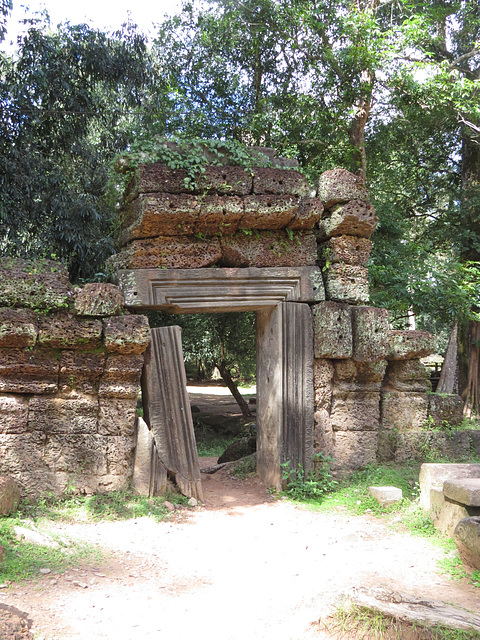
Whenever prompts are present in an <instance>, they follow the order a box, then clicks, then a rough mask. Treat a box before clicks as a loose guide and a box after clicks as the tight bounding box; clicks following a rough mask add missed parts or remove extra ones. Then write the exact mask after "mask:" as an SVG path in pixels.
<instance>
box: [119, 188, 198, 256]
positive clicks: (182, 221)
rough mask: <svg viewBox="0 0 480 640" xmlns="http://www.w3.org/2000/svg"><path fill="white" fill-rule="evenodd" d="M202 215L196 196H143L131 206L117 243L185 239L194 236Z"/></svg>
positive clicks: (163, 194)
mask: <svg viewBox="0 0 480 640" xmlns="http://www.w3.org/2000/svg"><path fill="white" fill-rule="evenodd" d="M199 213H200V204H199V201H198V198H197V197H196V196H194V195H185V194H182V195H174V194H169V193H158V194H145V195H140V196H139V197H138V198H137V199H136V200H134V201H133V202H131V203H130V204H129V205H128V209H127V210H126V211H124V212H123V213H122V214H121V215H123V216H124V221H123V224H122V231H121V232H120V234H119V238H118V244H119V246H122V245H124V244H126V243H127V242H129V241H130V240H136V239H138V238H153V237H155V236H184V235H190V234H192V233H193V229H194V226H195V224H196V222H197V219H198V216H199Z"/></svg>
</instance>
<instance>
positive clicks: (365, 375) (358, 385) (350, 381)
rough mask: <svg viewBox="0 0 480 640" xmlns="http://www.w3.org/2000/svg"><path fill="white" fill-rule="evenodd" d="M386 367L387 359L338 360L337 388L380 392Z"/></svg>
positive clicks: (335, 383) (335, 381)
mask: <svg viewBox="0 0 480 640" xmlns="http://www.w3.org/2000/svg"><path fill="white" fill-rule="evenodd" d="M386 367H387V361H386V360H378V361H377V362H355V361H354V360H336V361H335V362H334V368H335V376H334V385H335V388H336V389H338V390H340V391H377V392H379V391H380V387H381V383H382V380H383V377H384V375H385V370H386Z"/></svg>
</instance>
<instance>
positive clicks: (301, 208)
mask: <svg viewBox="0 0 480 640" xmlns="http://www.w3.org/2000/svg"><path fill="white" fill-rule="evenodd" d="M322 213H323V203H322V201H321V200H320V198H310V197H305V198H301V199H300V201H299V203H298V208H297V211H296V213H295V216H294V218H293V220H291V221H290V222H289V223H288V225H287V227H288V228H289V229H313V227H314V226H315V225H316V224H317V222H318V221H319V220H320V218H321V217H322Z"/></svg>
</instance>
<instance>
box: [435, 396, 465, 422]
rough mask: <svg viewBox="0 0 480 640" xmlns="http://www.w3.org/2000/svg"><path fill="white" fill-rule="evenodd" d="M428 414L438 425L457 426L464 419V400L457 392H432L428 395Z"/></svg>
mask: <svg viewBox="0 0 480 640" xmlns="http://www.w3.org/2000/svg"><path fill="white" fill-rule="evenodd" d="M428 415H429V416H430V417H431V418H432V420H433V423H434V425H435V426H436V427H439V428H441V427H442V426H445V425H450V426H452V427H457V426H458V425H459V424H460V423H461V422H462V420H463V400H462V398H461V397H460V396H459V395H457V394H455V393H449V394H443V393H442V394H437V393H432V394H430V395H429V396H428Z"/></svg>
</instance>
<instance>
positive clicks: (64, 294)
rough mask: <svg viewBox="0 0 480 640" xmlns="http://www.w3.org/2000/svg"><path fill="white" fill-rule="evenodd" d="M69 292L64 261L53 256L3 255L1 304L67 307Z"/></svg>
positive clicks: (37, 308)
mask: <svg viewBox="0 0 480 640" xmlns="http://www.w3.org/2000/svg"><path fill="white" fill-rule="evenodd" d="M72 296H73V289H72V285H71V284H70V282H69V280H68V272H67V269H66V267H65V266H64V265H62V264H59V263H57V262H53V261H52V260H37V261H35V260H22V259H20V258H3V259H2V263H1V265H0V307H16V308H22V307H23V308H26V309H34V310H40V311H55V310H57V309H66V308H68V307H69V306H70V304H71V300H72Z"/></svg>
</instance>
